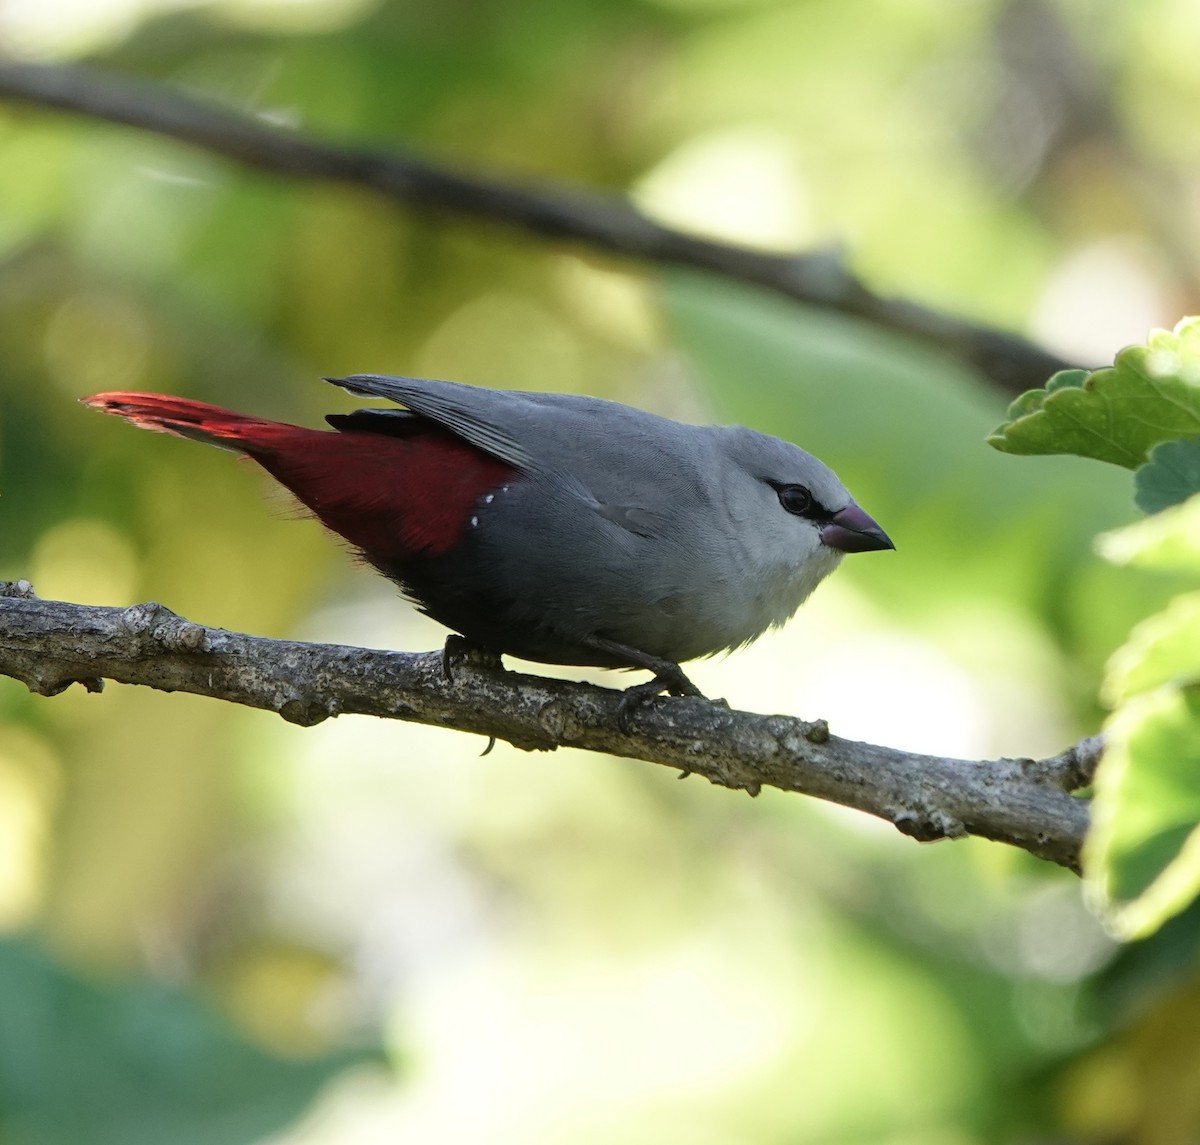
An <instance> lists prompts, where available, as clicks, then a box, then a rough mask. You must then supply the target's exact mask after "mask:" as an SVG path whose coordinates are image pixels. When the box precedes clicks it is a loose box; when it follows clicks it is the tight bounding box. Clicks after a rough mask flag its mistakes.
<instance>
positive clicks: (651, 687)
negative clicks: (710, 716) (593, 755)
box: [617, 666, 704, 735]
mask: <svg viewBox="0 0 1200 1145" xmlns="http://www.w3.org/2000/svg"><path fill="white" fill-rule="evenodd" d="M663 692H667V693H668V694H670V695H672V696H698V697H699V698H700V699H704V693H703V692H702V691H700V689H699V688H697V687H696V685H695V684H693V683H692V682H691V680H689V679H688V678H687V676H685V675H684V674H683V671H682V669H680V668H679V667H677V666H676V667H674V669H673V670H670V671H664V672H658V673H656V674H655V676H654V679H652V680H647V681H646V682H645V683H644V684H634V685H633V687H632V688H626V689H625V693H624V695H623V696H622V697H621V703H620V704H619V705H618V707H617V726H618V727H619V728H620V729H621V731H622V732H624V733H625V734H626V735H632V734H633V725H632V723H631V722H630V719H631V717H632V716H633V714H634V713H635V712H636V711H637V710H638V709H639V708H644V707H645V706H646V705H647V704H648V703H649V702H650V701H651V700H652V699H654V697H655V696H661V695H662V694H663Z"/></svg>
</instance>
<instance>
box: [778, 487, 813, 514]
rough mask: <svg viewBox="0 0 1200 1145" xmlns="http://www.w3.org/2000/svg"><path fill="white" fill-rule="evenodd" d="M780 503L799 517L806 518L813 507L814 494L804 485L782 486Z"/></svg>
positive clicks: (780, 488)
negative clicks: (805, 515) (806, 514)
mask: <svg viewBox="0 0 1200 1145" xmlns="http://www.w3.org/2000/svg"><path fill="white" fill-rule="evenodd" d="M779 503H780V504H781V505H782V506H783V507H784V508H785V509H786V510H787V511H788V512H789V513H795V514H796V516H797V517H802V516H804V514H805V513H807V512H808V511H809V510H810V509H811V508H812V505H813V498H812V494H811V493H810V492H809V491H808V490H807V489H805V488H804V486H803V485H781V486H780V487H779Z"/></svg>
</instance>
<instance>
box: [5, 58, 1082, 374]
mask: <svg viewBox="0 0 1200 1145" xmlns="http://www.w3.org/2000/svg"><path fill="white" fill-rule="evenodd" d="M0 97H2V98H7V99H9V100H13V101H19V102H24V103H31V104H36V105H40V106H42V107H51V108H56V109H58V110H61V111H69V112H75V113H78V114H81V115H87V116H92V117H94V118H97V119H104V120H109V121H111V122H114V123H121V124H124V125H126V126H129V127H135V128H139V129H141V130H144V131H150V132H154V133H156V134H159V135H164V136H168V137H170V138H172V139H176V140H179V141H180V142H183V143H189V144H191V145H193V146H196V147H202V148H204V149H206V150H208V151H211V152H213V153H215V154H218V155H223V156H225V157H226V158H229V159H233V160H235V161H236V162H238V163H242V164H245V165H246V166H250V167H255V168H257V169H259V170H262V171H269V172H272V173H273V174H278V175H285V176H289V177H292V178H304V179H329V180H340V181H342V182H346V183H356V184H359V185H361V186H364V187H369V188H371V189H372V190H374V191H377V192H379V193H380V194H382V195H384V196H386V197H388V198H390V199H394V200H396V201H397V202H401V203H406V204H409V205H411V206H414V207H417V208H421V209H426V210H435V211H440V212H447V213H451V214H460V215H466V216H468V217H473V218H478V219H485V220H488V221H491V222H498V223H502V224H504V225H507V226H512V227H516V228H519V229H523V230H525V231H528V232H530V233H532V234H535V235H538V236H541V237H543V238H548V239H559V240H568V241H571V242H576V243H583V244H585V245H587V246H591V247H594V248H596V249H598V250H603V251H606V252H609V253H614V254H619V255H622V256H626V257H631V258H638V259H644V260H647V261H650V262H656V263H662V264H664V265H675V266H684V267H691V268H695V269H700V270H705V271H710V272H713V273H716V274H720V275H724V276H726V277H729V278H732V279H737V280H740V281H742V282H746V283H750V284H753V285H756V286H762V287H766V288H767V289H768V290H771V291H774V292H776V293H778V294H781V295H783V296H785V297H787V298H791V299H795V300H797V301H800V302H804V303H807V304H808V305H810V306H816V307H820V308H822V309H829V310H834V311H838V312H840V313H843V314H847V315H852V316H854V317H857V318H861V319H865V320H866V321H868V322H871V323H873V324H875V325H877V326H879V327H881V328H883V329H886V330H891V331H894V332H896V333H899V334H904V335H909V336H913V337H915V338H918V339H920V340H921V341H922V342H925V343H928V344H929V345H931V346H934V347H937V348H938V349H941V350H944V351H946V352H948V353H950V354H953V355H954V356H955V357H957V358H959V359H960V360H962V361H963V362H965V363H966V364H968V365H970V366H971V367H973V368H974V369H976V370H978V371H979V372H980V373H981V374H982V375H983V376H984V377H986V378H988V379H990V380H991V381H992V382H993V383H995V384H996V385H997V386H999V387H1000V388H1001V389H1002V390H1003V391H1004V392H1005V393H1008V394H1010V395H1016V394H1019V393H1021V392H1023V391H1024V390H1027V389H1032V388H1034V387H1037V386H1040V385H1042V384H1043V383H1044V382H1045V381H1046V379H1047V378H1048V377H1049V376H1050V375H1051V374H1053V373H1054V372H1055V371H1057V370H1061V369H1066V368H1068V367H1069V366H1071V365H1079V364H1080V363H1071V362H1068V361H1066V360H1065V359H1063V358H1061V357H1059V356H1058V355H1056V354H1052V353H1050V352H1049V351H1047V350H1043V349H1042V348H1041V347H1039V346H1036V345H1034V344H1033V343H1032V342H1029V341H1028V340H1027V339H1024V338H1021V337H1019V336H1018V335H1016V334H1012V333H1008V332H1005V331H1003V330H999V329H997V328H994V327H990V326H985V325H982V324H980V323H976V322H971V321H968V320H966V319H963V318H959V317H955V316H953V315H951V314H949V313H946V312H942V311H937V310H934V309H932V308H930V307H928V306H923V305H920V304H918V303H915V302H910V301H906V300H904V299H901V298H891V297H884V296H882V295H880V294H877V293H875V292H874V291H872V290H870V289H869V288H868V287H867V286H866V285H865V284H864V283H863V282H862V281H861V280H860V279H859V278H857V277H856V276H855V275H854V274H852V273H851V271H850V270H849V268H848V267H847V265H846V263H845V261H844V259H843V258H842V257H841V256H840V255H839V254H838V253H837V252H836V251H818V252H814V253H800V252H796V253H793V254H774V253H768V252H764V251H758V250H754V249H751V248H749V247H744V246H734V245H731V244H728V243H721V242H715V241H712V240H709V239H705V238H702V237H699V236H697V235H692V234H688V233H685V232H683V231H680V230H676V229H673V228H671V227H667V226H664V225H663V224H661V223H658V222H656V221H654V220H653V219H652V218H650V217H649V216H648V215H646V214H644V213H643V212H641V211H639V210H638V209H637V208H636V207H634V206H633V205H632V204H631V203H630V202H629V201H628V200H627V199H624V198H621V197H618V196H616V195H606V194H600V193H598V192H593V191H587V190H584V189H582V188H579V187H571V186H567V185H564V184H555V185H552V184H548V183H545V182H542V183H535V182H533V181H519V180H517V179H516V178H512V177H510V178H508V179H505V180H501V179H498V178H495V177H485V176H483V175H479V174H466V173H464V172H462V171H456V170H452V169H451V168H449V167H443V166H438V165H435V164H432V163H429V162H426V161H424V160H422V159H420V158H418V157H416V156H415V155H413V154H408V153H405V152H404V151H400V150H396V149H394V148H393V149H390V150H388V151H386V152H385V151H377V150H368V149H358V148H353V147H349V146H346V145H333V144H327V143H322V142H318V141H317V140H314V139H305V138H303V137H302V136H300V135H299V134H298V133H296V132H294V131H284V130H281V129H279V128H277V127H274V126H272V125H271V124H269V123H267V122H264V121H263V120H261V119H252V118H250V117H248V116H245V115H240V114H237V113H235V112H232V111H229V110H227V109H224V108H221V107H219V106H217V105H216V104H213V103H206V102H202V101H199V100H193V99H190V98H188V97H187V96H185V95H182V94H180V93H179V92H176V91H172V90H170V89H167V88H164V87H162V86H159V85H153V84H148V83H145V82H138V81H136V80H131V79H128V78H123V77H118V76H113V75H105V74H103V73H101V72H97V71H94V70H90V69H87V68H83V67H78V66H68V65H54V66H39V65H34V64H24V63H16V62H12V61H0Z"/></svg>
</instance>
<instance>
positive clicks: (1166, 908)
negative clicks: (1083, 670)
mask: <svg viewBox="0 0 1200 1145" xmlns="http://www.w3.org/2000/svg"><path fill="white" fill-rule="evenodd" d="M1105 734H1106V737H1107V744H1106V747H1105V753H1104V763H1103V765H1102V766H1101V768H1100V770H1099V772H1098V773H1097V775H1096V795H1095V800H1094V803H1093V826H1092V830H1091V832H1090V833H1089V835H1088V840H1087V844H1086V845H1085V849H1084V870H1085V871H1086V873H1087V878H1088V881H1089V882H1090V884H1091V886H1092V889H1093V891H1094V892H1096V893H1097V894H1098V896H1099V898H1100V901H1101V903H1102V906H1103V909H1104V910H1105V913H1106V915H1107V917H1108V922H1109V924H1110V926H1111V927H1112V928H1113V929H1114V930H1115V931H1116V932H1117V933H1118V934H1120V935H1121V936H1122V937H1124V938H1140V937H1143V936H1145V935H1147V934H1150V933H1152V932H1153V931H1154V930H1156V929H1157V928H1158V927H1159V926H1160V925H1161V924H1162V922H1163V921H1164V920H1165V919H1167V918H1169V917H1171V916H1172V915H1174V914H1177V913H1178V912H1179V911H1181V910H1182V909H1183V908H1184V907H1186V906H1187V905H1188V904H1189V903H1190V902H1191V901H1192V900H1193V899H1194V898H1195V897H1196V894H1197V892H1200V689H1197V688H1162V689H1159V690H1158V691H1156V692H1152V693H1150V694H1149V695H1145V696H1140V697H1138V698H1137V699H1135V700H1133V701H1131V702H1130V703H1128V704H1126V705H1124V706H1123V707H1122V708H1121V709H1120V710H1119V711H1117V712H1116V713H1115V714H1114V715H1113V717H1112V719H1111V720H1110V721H1109V723H1108V726H1107V728H1106V733H1105Z"/></svg>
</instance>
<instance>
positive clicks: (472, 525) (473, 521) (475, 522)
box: [471, 517, 479, 529]
mask: <svg viewBox="0 0 1200 1145" xmlns="http://www.w3.org/2000/svg"><path fill="white" fill-rule="evenodd" d="M478 524H479V518H478V517H472V518H471V528H472V529H473V528H475V526H476V525H478Z"/></svg>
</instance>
